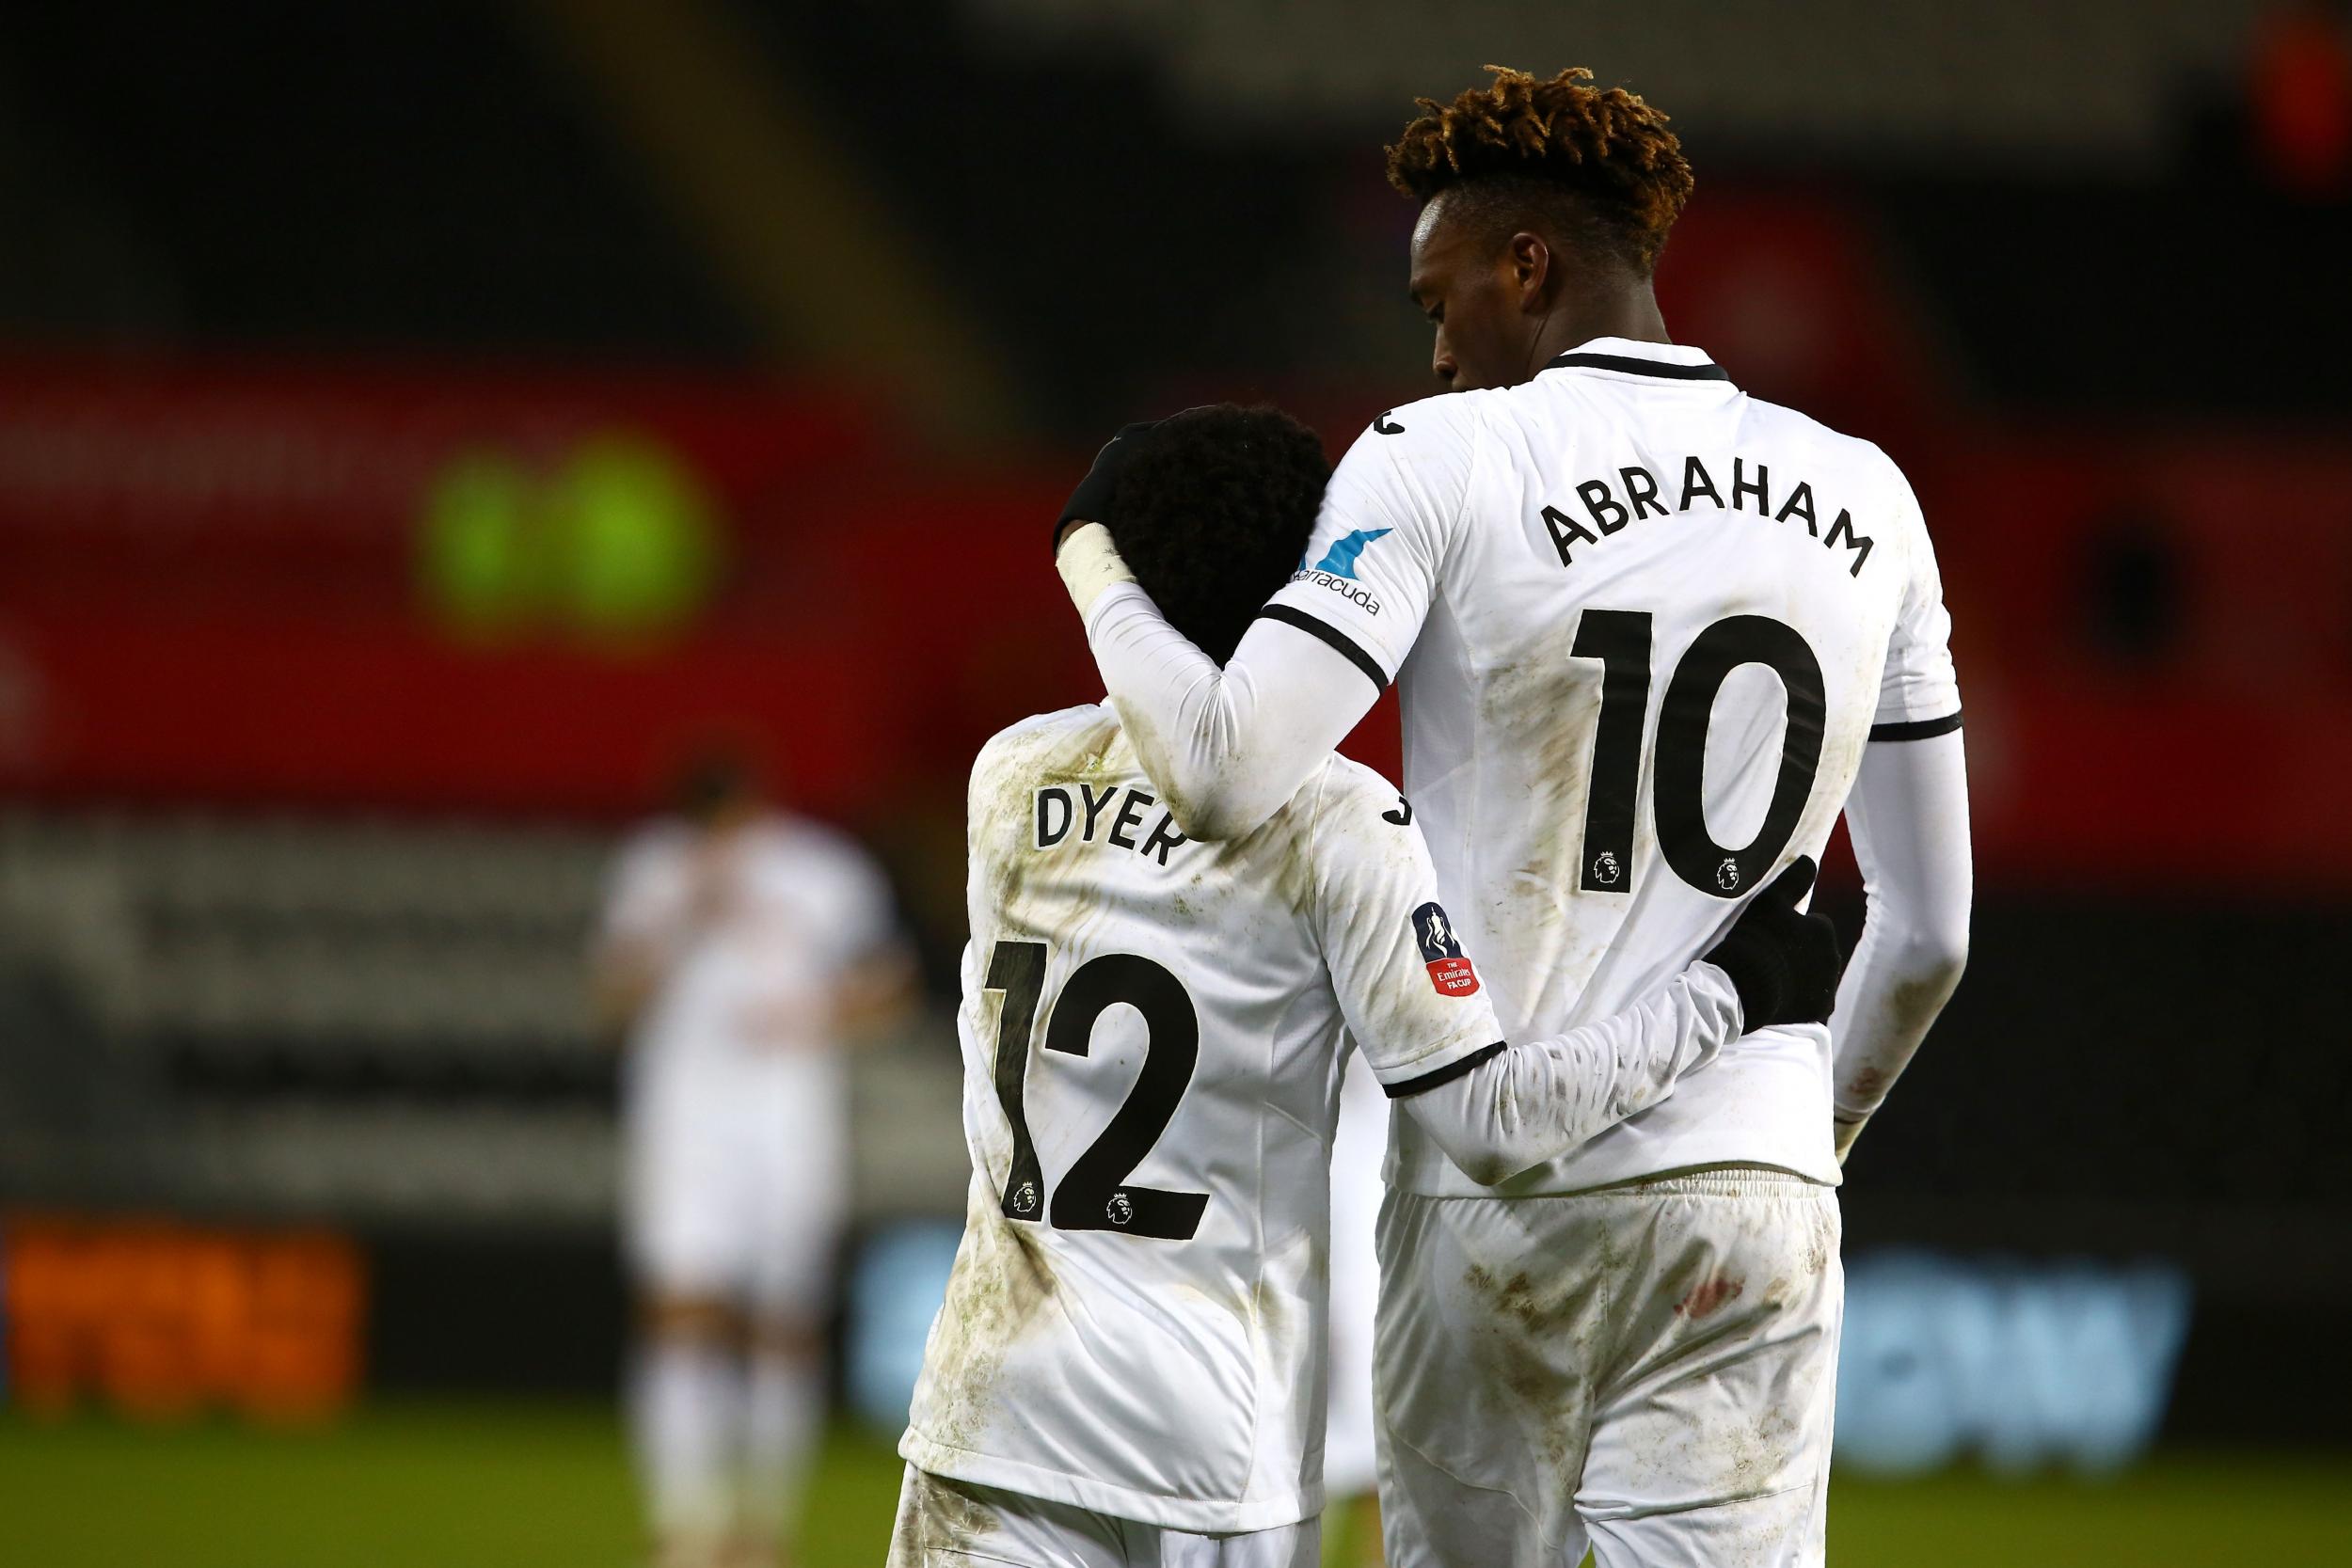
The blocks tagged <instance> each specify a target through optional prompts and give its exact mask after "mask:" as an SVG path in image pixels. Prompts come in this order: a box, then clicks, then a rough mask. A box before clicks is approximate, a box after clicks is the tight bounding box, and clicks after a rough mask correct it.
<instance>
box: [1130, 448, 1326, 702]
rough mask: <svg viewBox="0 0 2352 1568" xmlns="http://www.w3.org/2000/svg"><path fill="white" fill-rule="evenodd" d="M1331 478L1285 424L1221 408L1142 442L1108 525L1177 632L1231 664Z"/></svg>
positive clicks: (1293, 557) (1300, 552)
mask: <svg viewBox="0 0 2352 1568" xmlns="http://www.w3.org/2000/svg"><path fill="white" fill-rule="evenodd" d="M1330 477H1331V465H1330V463H1329V461H1328V460H1327V459H1326V458H1325V456H1324V455H1323V443H1322V441H1321V440H1319V439H1318V438H1317V437H1316V436H1315V433H1314V432H1313V431H1311V430H1309V429H1308V428H1307V427H1306V426H1305V425H1303V424H1301V423H1299V422H1298V421H1297V420H1295V419H1292V418H1291V417H1290V416H1289V415H1288V414H1285V413H1283V412H1282V411H1281V410H1280V409H1279V408H1269V407H1264V406H1259V407H1254V408H1245V407H1243V406H1241V405H1240V404H1232V403H1213V404H1206V405H1205V406H1202V407H1200V408H1187V409H1185V410H1184V412H1183V413H1181V414H1176V415H1172V416H1170V417H1169V418H1168V419H1165V420H1161V421H1160V422H1159V423H1158V424H1156V425H1153V426H1152V428H1151V429H1150V430H1149V431H1147V432H1145V433H1144V435H1143V437H1142V440H1141V442H1140V450H1139V451H1136V454H1135V455H1134V456H1133V457H1130V458H1129V459H1128V460H1127V463H1126V466H1125V467H1123V468H1121V469H1120V475H1119V483H1118V484H1117V486H1116V488H1114V489H1113V490H1112V492H1111V502H1110V506H1109V507H1108V509H1107V510H1108V511H1109V513H1110V515H1109V516H1108V517H1106V518H1104V526H1105V527H1107V528H1108V529H1109V530H1110V531H1111V542H1112V543H1113V544H1115V545H1117V546H1119V553H1120V557H1121V558H1122V559H1124V560H1125V561H1126V562H1127V566H1128V569H1129V570H1130V571H1132V572H1134V573H1135V575H1136V582H1137V583H1139V584H1141V585H1142V588H1143V591H1144V592H1145V593H1147V594H1151V595H1152V603H1154V604H1155V605H1157V606H1158V607H1159V610H1160V613H1161V614H1162V615H1164V616H1166V617H1167V618H1168V625H1170V626H1174V627H1175V628H1176V629H1177V630H1178V631H1180V632H1183V633H1184V635H1185V636H1186V637H1188V638H1190V639H1191V640H1192V641H1193V642H1194V644H1195V645H1197V646H1198V647H1199V648H1200V651H1201V652H1202V653H1204V654H1207V655H1208V656H1209V657H1211V658H1214V659H1216V661H1217V662H1218V663H1219V664H1222V663H1224V662H1225V661H1226V660H1227V659H1229V658H1231V657H1233V649H1234V647H1235V646H1236V645H1237V644H1239V642H1240V641H1241V634H1242V633H1243V632H1245V631H1247V630H1248V628H1249V623H1250V622H1251V621H1253V620H1255V619H1256V618H1257V614H1258V611H1259V610H1260V609H1261V608H1263V606H1264V604H1265V602H1266V600H1267V599H1269V598H1271V597H1272V596H1273V594H1274V591H1275V590H1276V589H1278V588H1279V587H1281V586H1282V584H1283V583H1284V582H1285V581H1286V580H1288V578H1290V575H1291V574H1292V573H1293V572H1295V571H1296V570H1297V569H1298V562H1299V560H1300V558H1301V557H1302V556H1304V555H1305V554H1306V550H1307V535H1308V534H1309V533H1310V532H1311V531H1312V530H1313V528H1314V523H1315V512H1316V510H1317V509H1318V508H1319V507H1321V506H1322V504H1323V487H1324V485H1325V484H1326V483H1327V482H1328V481H1329V480H1330Z"/></svg>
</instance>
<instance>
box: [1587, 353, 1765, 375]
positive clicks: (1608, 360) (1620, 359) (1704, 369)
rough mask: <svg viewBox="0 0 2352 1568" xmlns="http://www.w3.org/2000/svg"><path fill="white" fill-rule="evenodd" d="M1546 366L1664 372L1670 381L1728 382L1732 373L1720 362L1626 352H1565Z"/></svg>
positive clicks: (1629, 373)
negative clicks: (1692, 361) (1691, 362)
mask: <svg viewBox="0 0 2352 1568" xmlns="http://www.w3.org/2000/svg"><path fill="white" fill-rule="evenodd" d="M1544 369H1546V370H1548V371H1562V370H1577V369H1582V370H1588V371H1621V372H1624V373H1625V374H1627V375H1662V376H1664V377H1665V378H1666V379H1667V380H1669V381H1729V380H1730V379H1731V372H1729V371H1726V370H1724V368H1723V367H1722V366H1721V365H1714V364H1698V365H1677V364H1675V363H1673V362H1671V361H1669V360H1664V359H1636V358H1634V357H1632V356H1630V355H1624V354H1564V355H1562V356H1560V357H1558V358H1557V359H1554V360H1553V361H1552V362H1551V363H1550V364H1549V365H1546V366H1545V367H1544Z"/></svg>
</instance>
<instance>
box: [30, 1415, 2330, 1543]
mask: <svg viewBox="0 0 2352 1568" xmlns="http://www.w3.org/2000/svg"><path fill="white" fill-rule="evenodd" d="M897 1492H898V1460H897V1459H896V1457H894V1456H893V1455H892V1453H891V1451H890V1446H889V1444H888V1443H887V1442H885V1441H883V1440H881V1439H879V1438H875V1437H871V1436H867V1435H862V1434H859V1433H853V1432H851V1431H849V1430H847V1429H844V1430H843V1431H842V1432H840V1433H837V1434H836V1435H835V1437H834V1441H833V1442H832V1444H831V1445H830V1446H829V1447H828V1449H827V1450H826V1454H825V1462H824V1468H823V1470H822V1473H821V1474H820V1475H819V1476H818V1481H817V1484H816V1488H815V1491H814V1493H813V1494H812V1497H811V1517H810V1519H809V1521H808V1525H807V1528H806V1532H805V1536H804V1545H803V1555H802V1565H803V1568H879V1565H880V1563H881V1561H882V1545H883V1542H884V1540H885V1538H886V1537H887V1535H888V1533H889V1528H890V1513H891V1505H892V1502H893V1499H894V1498H895V1497H896V1496H897ZM2347 1497H2352V1456H2339V1457H2337V1458H2334V1459H2332V1460H2330V1459H2319V1458H2310V1457H2296V1458H2264V1457H2248V1456H2231V1457H2227V1458H2224V1457H2178V1456H2176V1457H2171V1458H2167V1459H2163V1460H2160V1461H2157V1462H2155V1463H2153V1464H2151V1465H2147V1466H2145V1467H2144V1468H2142V1469H2140V1470H2138V1471H2137V1472H2135V1473H2134V1474H2132V1475H2130V1476H2128V1477H2125V1478H2123V1479H2122V1480H2121V1481H2112V1482H2106V1483H2100V1484H2089V1483H2080V1482H2075V1481H2059V1480H2051V1481H2035V1482H2030V1483H2026V1484H2022V1485H2018V1484H2007V1483H2003V1482H1999V1481H1992V1480H1989V1479H1986V1478H1984V1477H1981V1476H1977V1475H1974V1474H1958V1475H1951V1476H1947V1477H1943V1478H1939V1479H1937V1480H1934V1481H1922V1482H1916V1483H1908V1484H1900V1485H1886V1484H1875V1483H1868V1482H1860V1481H1841V1482H1839V1483H1838V1485H1837V1487H1836V1491H1835V1493H1834V1495H1833V1502H1832V1507H1831V1513H1830V1552H1831V1557H1832V1560H1834V1561H1836V1563H1838V1564H1840V1568H1880V1565H1885V1568H1944V1565H1946V1564H1952V1565H1959V1564H1969V1565H1977V1564H1985V1565H1990V1564H2001V1565H2004V1568H2008V1565H2013V1564H2027V1565H2031V1564H2063V1565H2066V1568H2096V1565H2099V1564H2106V1563H2116V1564H2124V1563H2129V1564H2133V1565H2135V1568H2139V1565H2144V1564H2148V1563H2163V1564H2165V1565H2166V1568H2200V1565H2203V1564H2212V1565H2214V1568H2222V1565H2225V1564H2226V1565H2228V1568H2291V1565H2301V1564H2312V1565H2318V1564H2323V1563H2324V1564H2332V1565H2341V1564H2344V1563H2347V1562H2352V1509H2347V1508H2346V1507H2345V1503H2344V1499H2346V1498H2347ZM636 1542H637V1533H636V1524H635V1513H634V1499H633V1497H632V1496H631V1493H630V1489H629V1477H628V1465H627V1459H626V1455H625V1453H624V1451H623V1448H622V1443H621V1436H620V1433H619V1430H618V1427H617V1425H616V1423H615V1421H614V1418H613V1417H612V1413H611V1412H610V1411H609V1410H604V1409H597V1408H593V1407H589V1408H568V1407H563V1406H552V1407H550V1406H528V1405H516V1406H501V1405H479V1406H476V1405H399V1404H394V1405H379V1406H377V1407H374V1408H373V1409H371V1410H369V1411H368V1412H366V1413H365V1414H363V1415H360V1416H358V1417H356V1418H353V1419H351V1420H349V1421H346V1422H344V1423H342V1424H341V1425H339V1426H336V1427H333V1428H331V1429H328V1430H326V1431H324V1432H302V1433H267V1432H256V1431H254V1430H252V1429H250V1428H247V1427H245V1426H242V1425H238V1424H235V1423H230V1422H216V1423H205V1424H201V1425H197V1426H192V1427H183V1428H171V1429H164V1430H151V1429H144V1428H137V1427H130V1426H125V1425H122V1424H119V1423H117V1422H114V1421H109V1420H101V1419H96V1418H89V1419H78V1420H72V1421H67V1422H64V1423H62V1424H57V1425H47V1424H41V1423H36V1422H32V1421H28V1420H25V1419H24V1418H20V1417H10V1416H0V1563H12V1564H13V1563H24V1564H26V1565H28V1568H30V1565H33V1564H39V1565H40V1568H408V1565H411V1564H414V1565H416V1568H537V1565H540V1564H546V1565H548V1568H558V1565H561V1568H633V1565H634V1564H635V1563H636V1562H637V1561H638V1560H639V1559H638V1554H637V1551H636Z"/></svg>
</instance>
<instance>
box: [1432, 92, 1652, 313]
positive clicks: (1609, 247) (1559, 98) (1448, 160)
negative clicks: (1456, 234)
mask: <svg viewBox="0 0 2352 1568" xmlns="http://www.w3.org/2000/svg"><path fill="white" fill-rule="evenodd" d="M1486 69H1487V71H1490V72H1492V73H1493V76H1494V80H1493V81H1491V82H1489V83H1487V84H1486V86H1485V87H1468V88H1465V89H1464V90H1463V91H1462V92H1461V93H1460V94H1458V95H1457V96H1456V97H1455V98H1454V101H1453V102H1452V103H1438V101H1437V100H1436V99H1434V98H1422V99H1417V100H1415V103H1417V104H1418V105H1419V106H1420V109H1421V111H1422V112H1421V116H1420V118H1419V119H1415V120H1414V121H1413V122H1412V123H1411V124H1409V125H1407V126H1406V127H1405V132H1404V135H1400V136H1399V137H1397V140H1396V145H1395V146H1393V147H1391V148H1390V149H1389V183H1391V184H1392V185H1394V186H1395V187H1396V188H1397V189H1398V190H1400V191H1402V192H1403V193H1405V194H1406V196H1409V197H1411V198H1414V199H1415V200H1417V201H1421V202H1422V203H1424V204H1425V203H1427V202H1429V201H1430V200H1432V199H1434V198H1437V197H1438V196H1440V195H1443V194H1444V193H1446V192H1448V191H1459V192H1461V193H1462V198H1469V200H1470V203H1471V206H1472V209H1473V213H1474V221H1477V222H1478V223H1479V224H1480V225H1481V227H1483V228H1486V229H1487V230H1489V231H1491V232H1495V233H1497V234H1499V235H1501V236H1502V237H1503V238H1507V237H1508V236H1509V235H1510V233H1511V229H1512V223H1513V221H1514V219H1515V218H1516V217H1523V216H1524V215H1525V214H1527V213H1529V212H1530V211H1535V212H1549V213H1550V214H1552V215H1553V216H1554V218H1555V220H1556V221H1557V222H1558V223H1559V225H1560V227H1561V228H1562V229H1563V230H1564V231H1565V232H1569V233H1573V234H1575V235H1576V236H1577V237H1578V238H1579V239H1581V241H1582V242H1583V243H1584V245H1585V248H1586V249H1587V250H1588V251H1594V252H1598V253H1601V254H1610V255H1614V256H1616V257H1617V258H1618V259H1619V260H1621V261H1624V262H1625V264H1626V265H1627V266H1629V267H1630V268H1631V269H1632V270H1633V271H1634V272H1635V273H1637V274H1639V275H1640V276H1642V277H1648V276H1649V275H1650V274H1651V273H1652V272H1654V271H1655V270H1657V266H1658V254H1659V252H1660V251H1661V250H1663V249H1665V248H1666V232H1667V230H1670V229H1672V228H1673V227H1674V222H1675V219H1676V218H1677V216H1679V215H1680V214H1681V212H1682V207H1683V203H1685V202H1687V201H1689V200H1690V199H1691V191H1692V184H1693V180H1692V173H1691V160H1690V159H1688V158H1686V157H1684V156H1683V155H1682V143H1681V140H1680V139H1679V138H1677V136H1676V135H1675V134H1674V133H1673V132H1672V131H1670V130H1668V129H1667V128H1666V117H1665V116H1664V115H1663V114H1662V113H1661V112H1660V111H1658V110H1657V109H1655V108H1653V107H1651V106H1650V105H1649V104H1648V103H1644V102H1643V101H1642V100H1641V99H1640V98H1638V97H1636V96H1635V95H1633V94H1632V93H1629V92H1628V91H1626V90H1625V89H1624V88H1623V87H1610V88H1608V89H1606V90H1605V91H1604V90H1603V89H1601V88H1598V87H1594V86H1593V73H1592V72H1591V71H1586V70H1585V69H1583V68H1582V67H1581V66H1574V67H1571V68H1569V69H1568V70H1566V71H1562V72H1560V74H1559V75H1557V76H1553V77H1550V78H1548V79H1545V78H1538V77H1534V76H1531V75H1529V74H1528V73H1527V72H1526V71H1513V70H1510V69H1509V68H1508V67H1505V66H1499V65H1490V66H1488V67H1487V68H1486Z"/></svg>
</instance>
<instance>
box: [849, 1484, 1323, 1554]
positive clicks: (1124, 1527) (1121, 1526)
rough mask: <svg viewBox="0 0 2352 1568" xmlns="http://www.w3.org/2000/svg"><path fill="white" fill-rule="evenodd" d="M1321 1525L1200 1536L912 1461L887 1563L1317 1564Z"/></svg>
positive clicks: (1315, 1522) (1307, 1523)
mask: <svg viewBox="0 0 2352 1568" xmlns="http://www.w3.org/2000/svg"><path fill="white" fill-rule="evenodd" d="M1322 1554H1323V1525H1322V1521H1320V1520H1318V1519H1304V1520H1301V1521H1300V1522H1299V1523H1297V1524H1295V1525H1282V1526H1279V1527H1278V1528H1274V1529H1260V1530H1250V1531H1248V1533H1246V1534H1242V1535H1194V1534H1191V1533H1189V1532H1188V1531H1185V1530H1180V1529H1167V1528H1162V1527H1160V1526H1158V1525H1147V1524H1142V1523H1140V1522H1138V1521H1136V1520H1134V1519H1114V1518H1112V1517H1111V1516H1110V1515H1108V1514H1105V1513H1089V1512H1088V1511H1087V1510H1085V1509H1083V1508H1073V1507H1071V1506H1070V1505H1069V1504H1067V1503H1057V1502H1048V1501H1046V1500H1045V1499H1043V1498H1042V1497H1025V1496H1024V1495H1022V1494H1021V1493H1018V1492H1002V1491H998V1490H996V1489H995V1488H993V1487H988V1486H973V1485H970V1484H968V1483H967V1482H964V1481H949V1480H947V1479H946V1477H944V1476H935V1475H932V1474H931V1473H930V1471H928V1470H918V1469H916V1468H915V1467H914V1465H908V1466H907V1474H906V1481H905V1482H904V1483H903V1484H902V1485H901V1486H900V1487H899V1489H898V1524H897V1526H896V1527H895V1528H893V1529H892V1531H891V1535H890V1562H889V1568H996V1565H998V1564H1010V1565H1013V1568H1316V1564H1317V1563H1318V1562H1319V1561H1320V1560H1321V1559H1322Z"/></svg>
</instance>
